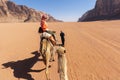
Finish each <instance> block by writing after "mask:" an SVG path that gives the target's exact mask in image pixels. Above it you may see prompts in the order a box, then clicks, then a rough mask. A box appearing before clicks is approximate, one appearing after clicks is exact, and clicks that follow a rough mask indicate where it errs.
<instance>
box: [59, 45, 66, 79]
mask: <svg viewBox="0 0 120 80" xmlns="http://www.w3.org/2000/svg"><path fill="white" fill-rule="evenodd" d="M57 53H58V73H59V76H60V80H68V77H67V59H66V56H65V53H66V50H65V48H64V47H59V48H58V49H57Z"/></svg>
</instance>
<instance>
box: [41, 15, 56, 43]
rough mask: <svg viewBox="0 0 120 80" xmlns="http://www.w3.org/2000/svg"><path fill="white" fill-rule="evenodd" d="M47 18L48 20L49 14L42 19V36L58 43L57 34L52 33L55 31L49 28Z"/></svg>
mask: <svg viewBox="0 0 120 80" xmlns="http://www.w3.org/2000/svg"><path fill="white" fill-rule="evenodd" d="M46 20H47V16H46V15H43V16H42V19H41V23H40V24H41V28H42V31H43V33H42V36H44V37H46V38H48V39H49V40H50V41H51V42H52V44H53V45H56V41H55V36H54V35H53V33H52V32H53V31H50V30H49V29H48V25H47V23H46Z"/></svg>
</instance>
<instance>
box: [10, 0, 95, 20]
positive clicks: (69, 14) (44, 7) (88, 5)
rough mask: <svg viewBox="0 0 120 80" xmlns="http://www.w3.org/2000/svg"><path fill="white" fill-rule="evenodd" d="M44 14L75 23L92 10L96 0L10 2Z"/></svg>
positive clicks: (23, 0)
mask: <svg viewBox="0 0 120 80" xmlns="http://www.w3.org/2000/svg"><path fill="white" fill-rule="evenodd" d="M11 1H14V2H15V3H16V4H20V5H26V6H28V7H30V8H34V9H36V10H39V11H43V12H46V13H48V14H50V15H52V16H53V17H55V18H56V19H59V20H63V21H67V22H69V21H70V22H71V21H77V20H78V18H80V17H81V16H82V15H83V14H84V13H85V12H86V11H88V10H90V9H92V8H94V6H95V2H96V0H11Z"/></svg>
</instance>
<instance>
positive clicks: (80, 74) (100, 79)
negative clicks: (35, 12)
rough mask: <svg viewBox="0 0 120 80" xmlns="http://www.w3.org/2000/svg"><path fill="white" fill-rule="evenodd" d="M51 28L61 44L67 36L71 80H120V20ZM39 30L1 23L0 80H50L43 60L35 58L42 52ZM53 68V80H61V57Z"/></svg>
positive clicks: (70, 23) (65, 24)
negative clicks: (59, 61) (60, 35)
mask: <svg viewBox="0 0 120 80" xmlns="http://www.w3.org/2000/svg"><path fill="white" fill-rule="evenodd" d="M48 25H49V28H50V29H52V30H55V31H57V39H58V44H59V43H61V41H60V37H59V33H60V31H61V30H63V31H64V32H65V35H66V36H65V39H66V43H65V48H66V50H67V53H66V56H67V60H68V78H69V80H120V21H119V20H116V21H97V22H85V23H84V22H83V23H75V22H73V23H72V22H66V23H64V22H63V23H62V22H61V23H53V22H52V23H49V24H48ZM38 27H39V23H0V80H18V78H20V80H32V79H33V80H46V79H45V70H44V69H45V65H44V63H43V61H42V58H41V57H39V58H38V59H36V58H35V57H34V54H31V53H33V52H34V53H35V51H38V49H39V40H40V39H39V34H38V33H37V31H38ZM3 64H4V65H3ZM4 66H6V68H5V67H4ZM51 66H52V67H51V68H49V70H50V77H51V80H59V75H58V73H57V55H56V61H55V62H52V63H51ZM30 68H31V69H32V70H30Z"/></svg>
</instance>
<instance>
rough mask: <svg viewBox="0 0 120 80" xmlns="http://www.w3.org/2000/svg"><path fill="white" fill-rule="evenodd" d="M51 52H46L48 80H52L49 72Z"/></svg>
mask: <svg viewBox="0 0 120 80" xmlns="http://www.w3.org/2000/svg"><path fill="white" fill-rule="evenodd" d="M50 56H51V55H50V51H46V72H45V74H46V78H47V80H50V76H49V71H48V68H49V60H50Z"/></svg>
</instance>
